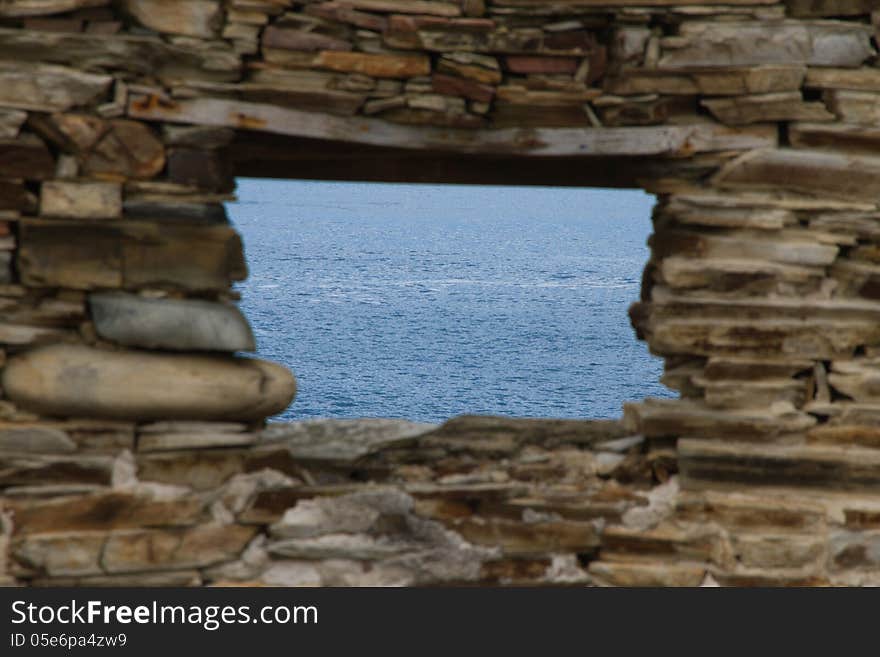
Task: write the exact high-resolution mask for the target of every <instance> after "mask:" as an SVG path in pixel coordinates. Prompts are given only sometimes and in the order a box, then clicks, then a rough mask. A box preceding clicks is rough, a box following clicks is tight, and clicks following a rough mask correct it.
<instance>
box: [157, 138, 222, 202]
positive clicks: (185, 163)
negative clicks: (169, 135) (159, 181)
mask: <svg viewBox="0 0 880 657" xmlns="http://www.w3.org/2000/svg"><path fill="white" fill-rule="evenodd" d="M168 179H169V180H171V181H172V182H175V183H179V184H182V185H193V186H194V187H198V188H200V189H207V190H211V191H215V192H231V191H232V190H233V189H235V179H234V177H233V175H232V170H231V165H230V163H229V161H228V160H227V159H226V158H225V157H224V156H223V155H221V154H218V152H217V151H205V150H198V149H192V148H173V149H171V151H170V152H169V153H168Z"/></svg>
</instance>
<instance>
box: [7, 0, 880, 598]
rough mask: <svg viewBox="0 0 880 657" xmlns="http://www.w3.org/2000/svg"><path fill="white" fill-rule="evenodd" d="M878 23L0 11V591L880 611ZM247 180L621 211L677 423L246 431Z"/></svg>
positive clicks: (345, 2)
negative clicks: (558, 196)
mask: <svg viewBox="0 0 880 657" xmlns="http://www.w3.org/2000/svg"><path fill="white" fill-rule="evenodd" d="M875 5H876V2H874V0H784V1H776V0H726V2H724V3H716V2H711V1H703V2H699V1H697V0H677V2H676V1H672V0H643V1H642V2H641V3H639V2H631V1H624V0H598V1H597V0H559V1H558V2H547V1H546V0H448V1H446V0H326V1H321V0H314V1H310V0H225V1H220V0H118V1H110V0H0V307H2V316H0V366H2V373H0V377H2V378H0V381H2V398H0V509H2V514H0V518H2V520H0V581H2V582H3V583H7V584H24V585H45V584H76V585H85V584H95V585H119V584H142V585H172V584H181V585H183V584H186V585H189V584H192V585H198V584H217V583H248V584H287V585H291V584H296V585H299V584H324V585H334V584H383V585H384V584H404V585H427V584H438V583H482V584H511V583H513V584H572V585H583V584H600V585H606V584H608V585H645V584H661V585H698V584H715V583H717V584H722V585H753V584H792V585H803V584H848V585H855V584H877V583H880V576H878V574H877V573H878V572H880V569H878V565H880V321H878V320H880V207H878V202H880V62H878V58H877V31H878V26H880V11H878V10H875ZM248 174H259V175H276V176H282V177H284V176H288V177H297V176H306V177H309V176H314V177H330V178H342V179H344V178H354V179H379V180H436V181H449V180H453V181H454V180H460V181H467V182H480V181H485V182H498V181H499V180H501V181H505V180H506V181H509V182H518V183H542V184H546V183H548V182H558V183H560V184H582V185H600V184H614V185H623V186H642V187H643V188H644V189H646V190H648V191H649V192H652V193H654V194H656V195H657V197H658V203H657V206H656V209H655V212H654V235H653V236H652V237H651V242H650V246H651V253H652V255H651V259H650V262H649V263H648V264H647V267H646V269H645V275H644V279H643V288H642V298H641V300H640V301H639V302H638V303H636V304H635V305H634V306H633V308H632V311H631V319H632V322H633V325H634V327H635V329H636V332H637V334H638V336H639V337H640V338H642V339H644V340H646V341H647V342H648V344H649V346H650V348H651V350H652V351H653V352H654V353H656V354H658V355H660V356H662V357H663V358H664V359H665V362H666V368H665V374H664V382H665V383H666V384H667V385H669V386H670V387H671V388H673V389H675V390H678V391H679V392H680V393H681V394H680V399H677V400H649V401H647V402H645V403H641V404H631V405H628V406H627V407H626V409H625V413H624V418H623V419H622V420H621V421H620V422H607V421H605V422H602V421H587V420H585V421H562V420H521V421H516V420H505V419H501V418H478V417H465V418H458V419H455V420H452V421H450V422H448V423H446V424H444V425H442V426H439V427H436V426H430V425H417V424H412V423H408V422H402V421H384V420H370V421H341V420H340V421H313V422H305V423H293V424H289V425H276V424H270V425H268V426H267V425H266V424H265V418H267V417H269V416H271V415H272V414H274V413H276V412H278V411H280V410H282V409H283V408H285V407H286V406H287V405H288V404H289V402H290V401H291V399H292V398H293V396H294V394H295V383H294V380H293V378H292V376H291V375H290V374H289V373H288V372H287V370H286V369H284V368H282V367H280V366H278V365H275V364H272V363H266V362H262V361H259V360H256V359H252V358H246V357H244V356H241V355H240V354H241V353H242V352H249V351H253V349H254V341H253V336H252V335H251V332H250V329H249V327H248V324H247V322H246V320H245V319H244V318H243V317H242V315H241V313H240V312H239V311H238V310H237V308H236V306H235V301H236V294H235V292H234V290H232V289H231V286H232V284H233V283H234V282H235V281H237V280H241V279H242V278H244V277H245V276H246V273H247V272H246V266H245V261H244V257H243V253H242V245H241V241H240V239H239V237H238V235H237V234H236V232H235V231H234V229H232V228H231V227H230V226H229V223H228V221H227V217H226V214H225V211H224V209H223V205H222V204H223V202H224V201H228V200H231V199H232V198H233V197H232V195H231V192H232V191H233V189H234V176H235V175H248ZM587 212H589V209H588V208H585V213H587ZM621 319H623V318H621Z"/></svg>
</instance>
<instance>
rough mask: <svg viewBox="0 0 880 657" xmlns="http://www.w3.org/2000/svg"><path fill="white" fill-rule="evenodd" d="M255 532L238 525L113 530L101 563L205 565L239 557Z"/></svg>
mask: <svg viewBox="0 0 880 657" xmlns="http://www.w3.org/2000/svg"><path fill="white" fill-rule="evenodd" d="M255 533H256V530H255V529H253V528H250V527H242V526H239V525H228V526H227V525H201V526H199V527H194V528H193V529H187V530H183V531H174V530H152V531H130V532H113V533H111V534H110V535H109V536H108V538H107V543H106V545H105V546H104V549H103V552H102V554H101V566H102V567H103V569H104V570H105V571H106V572H108V573H124V572H142V571H150V570H167V569H169V568H204V567H207V566H212V565H214V564H217V563H221V562H223V561H231V560H233V559H235V558H237V557H238V555H239V554H240V553H241V551H242V550H244V548H245V546H246V545H247V543H248V542H249V541H250V539H251V538H252V537H253V536H254V534H255Z"/></svg>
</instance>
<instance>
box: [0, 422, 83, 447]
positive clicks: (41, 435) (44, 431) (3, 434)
mask: <svg viewBox="0 0 880 657" xmlns="http://www.w3.org/2000/svg"><path fill="white" fill-rule="evenodd" d="M0 451H5V452H37V453H53V454H62V453H69V452H75V451H76V443H75V442H73V440H71V439H70V436H68V435H67V432H65V431H62V430H61V429H57V428H55V427H47V426H41V425H39V424H22V425H18V426H17V425H14V424H3V425H0Z"/></svg>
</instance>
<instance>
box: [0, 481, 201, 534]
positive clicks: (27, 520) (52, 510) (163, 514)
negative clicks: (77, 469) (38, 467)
mask: <svg viewBox="0 0 880 657" xmlns="http://www.w3.org/2000/svg"><path fill="white" fill-rule="evenodd" d="M6 506H7V509H8V510H9V511H11V512H12V517H13V523H14V525H13V527H14V532H15V535H16V536H21V535H25V534H44V533H55V532H68V531H70V532H72V531H96V530H105V531H106V530H111V529H133V528H140V527H185V526H190V525H194V524H196V523H197V522H199V521H201V520H204V519H205V510H204V506H205V505H204V503H203V502H202V501H201V500H199V499H197V498H186V499H173V500H151V499H149V498H146V497H139V496H137V495H132V494H130V493H121V492H106V493H96V494H92V495H81V496H75V497H61V498H49V499H47V500H34V501H31V500H12V501H10V502H8V503H7V505H6Z"/></svg>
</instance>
